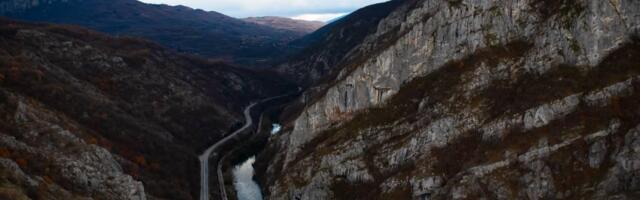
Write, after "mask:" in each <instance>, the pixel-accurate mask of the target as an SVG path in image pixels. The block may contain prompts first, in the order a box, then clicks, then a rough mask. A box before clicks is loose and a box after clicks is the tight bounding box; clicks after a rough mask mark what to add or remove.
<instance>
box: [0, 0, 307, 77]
mask: <svg viewBox="0 0 640 200" xmlns="http://www.w3.org/2000/svg"><path fill="white" fill-rule="evenodd" d="M0 15H4V16H7V17H11V18H15V19H21V20H27V21H41V22H49V23H63V24H75V25H81V26H85V27H88V28H92V29H95V30H98V31H103V32H107V33H110V34H113V35H116V36H117V35H125V36H136V37H143V38H147V39H150V40H153V41H156V42H158V43H160V44H162V45H164V46H167V47H169V48H172V49H176V50H178V51H181V52H187V53H195V54H200V55H202V56H206V57H212V58H217V59H223V60H227V61H231V62H235V63H239V64H245V65H251V66H260V65H264V64H265V63H267V62H265V61H264V60H270V59H271V58H272V57H276V56H277V55H279V54H280V53H282V52H284V50H285V48H286V44H287V43H288V42H289V41H292V40H294V39H296V38H298V37H300V36H301V35H300V33H297V32H293V31H288V30H282V29H274V28H271V27H269V26H263V25H259V24H255V23H249V22H245V21H243V20H240V19H236V18H232V17H229V16H226V15H223V14H221V13H218V12H214V11H203V10H199V9H191V8H188V7H185V6H168V5H156V4H146V3H142V2H139V1H136V0H113V1H105V0H46V1H24V0H11V1H5V2H0ZM260 60H263V61H260Z"/></svg>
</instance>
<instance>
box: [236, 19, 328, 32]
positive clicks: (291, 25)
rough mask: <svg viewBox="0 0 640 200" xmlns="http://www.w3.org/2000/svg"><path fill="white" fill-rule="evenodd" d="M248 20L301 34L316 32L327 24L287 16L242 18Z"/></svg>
mask: <svg viewBox="0 0 640 200" xmlns="http://www.w3.org/2000/svg"><path fill="white" fill-rule="evenodd" d="M242 20H244V21H247V22H251V23H256V24H260V25H265V26H269V27H272V28H276V29H282V30H288V31H293V32H296V33H298V34H300V36H301V37H302V36H304V35H306V34H309V33H311V32H314V31H316V30H318V29H320V28H321V27H322V26H324V25H326V24H325V23H324V22H321V21H305V20H295V19H290V18H286V17H272V16H268V17H248V18H244V19H242Z"/></svg>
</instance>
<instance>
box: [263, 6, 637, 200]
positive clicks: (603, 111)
mask: <svg viewBox="0 0 640 200" xmlns="http://www.w3.org/2000/svg"><path fill="white" fill-rule="evenodd" d="M637 13H640V3H639V2H637V1H632V0H619V1H586V0H561V1H547V0H500V1H487V0H456V1H430V0H416V1H402V4H401V5H400V6H398V7H397V8H395V9H394V10H393V12H392V13H391V14H389V15H388V16H386V17H384V18H383V19H382V20H380V22H379V23H376V24H375V25H373V27H372V28H373V29H374V31H373V33H370V34H367V35H366V37H365V39H364V40H362V42H361V43H360V44H357V45H355V47H354V48H355V49H353V50H350V51H351V52H366V53H363V54H361V55H362V56H347V57H346V58H344V59H343V61H340V62H333V63H336V64H335V65H332V70H325V71H337V73H329V74H330V76H329V77H330V78H328V79H327V80H326V81H322V82H320V83H319V84H316V85H315V88H314V89H313V90H310V91H307V95H306V96H305V97H303V98H301V99H300V100H299V101H300V102H301V103H302V104H303V105H304V107H303V109H302V111H301V113H300V114H299V115H297V118H296V119H295V120H294V121H293V122H290V124H289V125H288V128H287V131H286V132H284V133H283V134H282V135H279V136H276V137H274V138H271V142H270V148H268V149H267V151H266V152H268V153H274V152H277V153H275V156H271V157H270V156H265V155H263V156H261V157H262V158H263V159H264V158H267V157H269V158H271V159H272V160H270V161H269V162H270V166H269V167H268V168H267V169H264V170H266V174H264V175H262V184H263V185H265V187H267V188H265V190H266V191H265V192H267V193H268V195H269V196H270V199H482V198H485V199H637V198H638V197H639V196H640V194H638V191H639V190H640V185H639V184H638V183H639V182H640V176H639V174H638V171H640V165H638V163H640V151H639V150H638V146H639V145H640V144H639V143H638V142H639V141H640V99H639V98H638V95H639V94H640V79H639V78H640V65H639V64H638V63H640V60H638V58H639V57H640V39H639V38H640V15H638V14H637ZM330 34H338V32H333V33H330ZM330 34H329V35H330ZM344 34H345V36H344V37H343V38H349V36H348V34H349V33H347V32H345V33H344ZM323 54H324V53H323V51H322V50H314V51H312V53H311V56H309V58H311V60H306V61H303V62H305V63H309V64H304V63H303V64H302V65H301V66H299V67H300V68H302V69H305V67H313V66H315V65H314V64H313V63H314V61H315V59H317V57H314V56H319V55H323ZM288 69H292V68H288ZM292 70H295V69H292ZM331 74H334V75H333V76H332V75H331ZM261 162H265V161H261Z"/></svg>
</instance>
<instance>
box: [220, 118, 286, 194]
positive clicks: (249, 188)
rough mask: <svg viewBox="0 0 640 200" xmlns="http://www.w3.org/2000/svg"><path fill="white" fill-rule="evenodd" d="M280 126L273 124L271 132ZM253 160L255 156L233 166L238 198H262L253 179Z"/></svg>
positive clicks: (234, 183) (275, 131) (258, 187)
mask: <svg viewBox="0 0 640 200" xmlns="http://www.w3.org/2000/svg"><path fill="white" fill-rule="evenodd" d="M281 128H282V127H281V126H280V124H273V125H272V128H271V134H277V133H278V132H280V129H281ZM255 161H256V158H255V156H252V157H251V158H249V159H247V160H246V161H244V162H243V163H241V164H239V165H236V166H235V167H234V168H233V172H232V173H233V186H234V187H235V188H236V192H237V194H238V199H239V200H262V192H261V191H260V186H259V185H258V183H256V182H255V181H254V180H253V175H254V173H255V172H254V169H253V163H254V162H255Z"/></svg>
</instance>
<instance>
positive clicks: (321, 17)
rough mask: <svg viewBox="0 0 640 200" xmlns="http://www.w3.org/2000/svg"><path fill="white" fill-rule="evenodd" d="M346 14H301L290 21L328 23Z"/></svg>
mask: <svg viewBox="0 0 640 200" xmlns="http://www.w3.org/2000/svg"><path fill="white" fill-rule="evenodd" d="M346 14H348V13H322V14H302V15H296V16H293V17H291V18H292V19H299V20H307V21H323V22H328V21H330V20H332V19H336V18H338V17H342V16H344V15H346Z"/></svg>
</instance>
